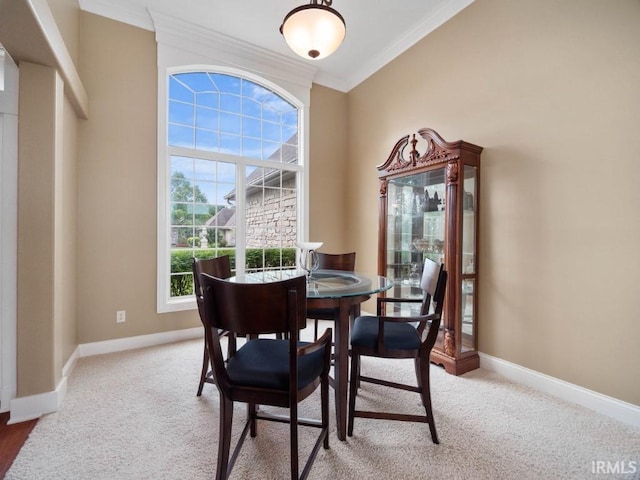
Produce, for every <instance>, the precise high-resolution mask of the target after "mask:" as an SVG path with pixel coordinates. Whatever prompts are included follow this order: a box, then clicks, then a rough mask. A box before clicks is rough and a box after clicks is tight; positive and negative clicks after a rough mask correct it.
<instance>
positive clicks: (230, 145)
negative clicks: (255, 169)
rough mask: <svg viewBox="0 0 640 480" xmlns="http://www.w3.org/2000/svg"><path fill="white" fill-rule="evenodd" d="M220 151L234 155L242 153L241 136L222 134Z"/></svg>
mask: <svg viewBox="0 0 640 480" xmlns="http://www.w3.org/2000/svg"><path fill="white" fill-rule="evenodd" d="M220 151H221V152H223V153H230V154H232V155H240V151H241V149H240V136H239V135H225V134H224V133H221V134H220Z"/></svg>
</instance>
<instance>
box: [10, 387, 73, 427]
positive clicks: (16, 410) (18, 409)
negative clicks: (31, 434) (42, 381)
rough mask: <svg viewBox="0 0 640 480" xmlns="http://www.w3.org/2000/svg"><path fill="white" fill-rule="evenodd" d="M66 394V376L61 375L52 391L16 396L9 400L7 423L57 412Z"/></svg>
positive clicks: (24, 420)
mask: <svg viewBox="0 0 640 480" xmlns="http://www.w3.org/2000/svg"><path fill="white" fill-rule="evenodd" d="M66 395H67V377H63V378H62V380H61V381H60V383H59V384H58V387H57V388H56V389H55V390H54V391H53V392H46V393H40V394H38V395H30V396H28V397H18V398H14V399H13V400H11V406H10V409H11V415H10V418H9V421H8V422H7V423H8V424H9V425H11V424H14V423H19V422H26V421H27V420H33V419H34V418H40V417H41V416H42V415H46V414H47V413H53V412H57V411H58V408H60V405H62V401H63V400H64V397H65V396H66Z"/></svg>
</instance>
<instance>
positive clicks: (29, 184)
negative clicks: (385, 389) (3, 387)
mask: <svg viewBox="0 0 640 480" xmlns="http://www.w3.org/2000/svg"><path fill="white" fill-rule="evenodd" d="M19 82H20V83H19V90H20V93H19V113H18V115H19V130H18V265H17V267H18V279H17V290H18V296H17V334H18V348H17V365H18V377H17V386H18V392H17V393H18V396H28V395H34V394H38V393H42V392H47V391H51V390H53V389H54V388H55V387H56V386H57V385H56V383H57V382H56V381H57V379H58V378H59V373H60V371H61V370H60V369H58V370H57V369H56V367H57V366H58V365H59V363H60V362H59V361H57V359H56V355H55V350H56V346H57V342H56V341H53V340H52V339H54V335H55V320H56V318H55V317H56V313H57V312H56V311H55V310H56V309H55V305H56V302H55V300H56V295H55V290H56V287H55V281H54V280H55V279H56V264H55V260H56V257H55V254H54V252H55V246H56V238H55V221H54V219H55V214H56V211H55V203H56V202H55V196H56V191H55V187H56V182H55V177H56V169H57V168H58V167H59V162H60V160H61V159H60V156H59V155H57V153H58V148H59V144H57V141H58V139H59V137H58V135H59V133H60V130H59V129H60V127H61V125H59V124H57V122H56V113H57V109H58V108H60V109H62V103H61V102H62V80H61V79H60V76H58V75H57V73H56V71H55V70H54V69H52V68H49V67H45V66H41V65H35V64H32V63H27V62H21V64H20V80H19ZM58 305H59V304H58Z"/></svg>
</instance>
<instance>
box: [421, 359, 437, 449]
mask: <svg viewBox="0 0 640 480" xmlns="http://www.w3.org/2000/svg"><path fill="white" fill-rule="evenodd" d="M429 369H430V364H429V360H428V359H427V360H426V361H420V375H419V376H420V380H419V382H420V383H421V390H420V395H421V396H422V404H423V405H424V410H425V413H426V414H427V423H428V424H429V431H430V432H431V440H432V441H433V443H435V444H439V443H440V441H439V440H438V434H437V432H436V422H435V420H434V418H433V409H432V408H431V386H430V384H429Z"/></svg>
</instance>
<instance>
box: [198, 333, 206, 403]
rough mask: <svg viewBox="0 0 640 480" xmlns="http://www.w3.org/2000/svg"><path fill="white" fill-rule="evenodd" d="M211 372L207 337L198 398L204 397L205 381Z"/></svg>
mask: <svg viewBox="0 0 640 480" xmlns="http://www.w3.org/2000/svg"><path fill="white" fill-rule="evenodd" d="M208 371H209V349H208V348H207V337H205V340H204V354H203V356H202V372H200V385H198V393H197V394H196V395H197V396H198V397H199V396H200V395H202V387H204V380H205V378H207V373H208Z"/></svg>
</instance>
